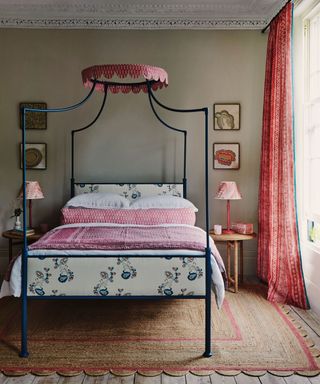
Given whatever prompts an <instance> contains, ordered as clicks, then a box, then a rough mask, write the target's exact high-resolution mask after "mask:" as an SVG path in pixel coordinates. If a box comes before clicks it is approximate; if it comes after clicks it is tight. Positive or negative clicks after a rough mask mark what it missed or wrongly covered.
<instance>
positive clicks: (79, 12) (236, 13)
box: [0, 0, 286, 29]
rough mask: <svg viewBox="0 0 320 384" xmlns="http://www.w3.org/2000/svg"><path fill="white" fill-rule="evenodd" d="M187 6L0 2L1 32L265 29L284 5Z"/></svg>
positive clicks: (244, 0) (217, 0)
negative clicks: (13, 29) (15, 30)
mask: <svg viewBox="0 0 320 384" xmlns="http://www.w3.org/2000/svg"><path fill="white" fill-rule="evenodd" d="M187 1H188V0H175V1H171V0H163V1H161V3H160V2H157V3H155V0H149V1H146V0H121V1H120V0H119V1H115V0H91V1H83V0H68V1H65V2H61V1H59V3H58V2H57V1H56V0H42V1H41V0H31V1H28V2H25V1H22V0H11V1H10V0H0V28H49V29H262V28H263V27H265V26H266V25H267V24H268V22H269V21H270V20H271V19H272V17H273V16H274V15H275V14H276V13H277V12H278V11H279V10H280V9H281V7H282V6H283V5H284V3H285V2H286V0H250V1H249V0H234V1H233V2H232V3H230V1H225V0H193V2H191V1H192V0H189V2H187ZM30 3H31V4H30Z"/></svg>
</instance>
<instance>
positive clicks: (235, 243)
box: [210, 230, 257, 293]
mask: <svg viewBox="0 0 320 384" xmlns="http://www.w3.org/2000/svg"><path fill="white" fill-rule="evenodd" d="M256 236H257V235H256V234H255V233H252V234H251V235H242V234H241V233H232V234H222V235H215V233H214V232H213V230H210V237H211V238H212V240H214V242H215V243H226V244H227V275H228V276H227V277H228V282H229V284H230V283H231V284H232V285H233V286H234V292H235V293H237V292H238V286H239V276H238V275H239V268H238V262H239V261H238V260H239V249H240V282H241V283H242V282H243V242H244V241H245V240H252V239H254V238H255V237H256ZM231 248H233V249H234V252H233V273H234V276H233V277H232V276H231Z"/></svg>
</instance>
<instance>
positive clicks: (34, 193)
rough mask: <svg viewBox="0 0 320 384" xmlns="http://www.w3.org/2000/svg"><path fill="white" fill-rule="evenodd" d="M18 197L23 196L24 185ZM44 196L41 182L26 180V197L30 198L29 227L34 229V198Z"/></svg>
mask: <svg viewBox="0 0 320 384" xmlns="http://www.w3.org/2000/svg"><path fill="white" fill-rule="evenodd" d="M18 197H20V198H22V197H23V186H21V188H20V192H19V195H18ZM43 198H44V196H43V193H42V190H41V187H40V184H39V183H38V182H37V181H26V199H27V200H29V229H32V200H36V199H43Z"/></svg>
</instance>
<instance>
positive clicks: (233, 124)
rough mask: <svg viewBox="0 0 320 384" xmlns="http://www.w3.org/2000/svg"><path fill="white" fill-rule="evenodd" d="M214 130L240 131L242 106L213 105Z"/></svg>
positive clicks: (236, 104)
mask: <svg viewBox="0 0 320 384" xmlns="http://www.w3.org/2000/svg"><path fill="white" fill-rule="evenodd" d="M213 118H214V123H213V129H214V130H216V131H238V130H239V129H240V104H239V103H224V104H220V103H216V104H214V105H213Z"/></svg>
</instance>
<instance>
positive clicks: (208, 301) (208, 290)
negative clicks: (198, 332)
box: [203, 249, 212, 357]
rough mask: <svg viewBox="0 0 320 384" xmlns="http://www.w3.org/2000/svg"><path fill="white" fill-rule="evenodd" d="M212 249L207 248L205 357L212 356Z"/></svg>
mask: <svg viewBox="0 0 320 384" xmlns="http://www.w3.org/2000/svg"><path fill="white" fill-rule="evenodd" d="M210 257H211V250H210V249H207V250H206V299H205V300H206V303H205V352H204V354H203V356H204V357H211V356H212V352H211V260H210Z"/></svg>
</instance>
